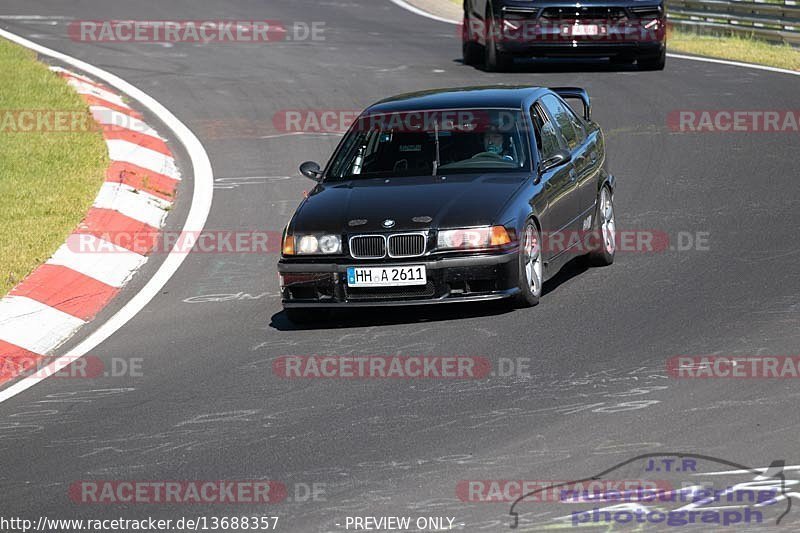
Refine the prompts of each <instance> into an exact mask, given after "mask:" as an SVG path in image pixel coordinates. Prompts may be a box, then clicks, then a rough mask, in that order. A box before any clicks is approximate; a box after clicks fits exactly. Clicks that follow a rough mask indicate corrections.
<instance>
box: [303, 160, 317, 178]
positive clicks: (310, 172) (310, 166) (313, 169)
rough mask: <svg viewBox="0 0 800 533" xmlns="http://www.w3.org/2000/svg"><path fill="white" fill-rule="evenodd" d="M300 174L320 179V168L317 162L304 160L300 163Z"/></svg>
mask: <svg viewBox="0 0 800 533" xmlns="http://www.w3.org/2000/svg"><path fill="white" fill-rule="evenodd" d="M300 174H302V175H303V176H305V177H307V178H311V179H312V180H314V181H319V180H320V179H322V169H320V168H319V164H318V163H315V162H314V161H306V162H305V163H303V164H302V165H300Z"/></svg>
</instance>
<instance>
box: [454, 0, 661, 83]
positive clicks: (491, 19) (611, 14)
mask: <svg viewBox="0 0 800 533" xmlns="http://www.w3.org/2000/svg"><path fill="white" fill-rule="evenodd" d="M462 41H463V43H462V44H463V55H464V62H465V63H466V64H469V65H475V64H480V63H482V64H483V65H484V66H485V68H486V70H489V71H497V70H506V69H508V68H510V67H511V65H512V62H513V58H514V57H573V58H574V57H586V58H594V57H608V58H611V60H612V62H615V63H620V64H622V63H633V61H637V64H638V66H639V68H640V69H642V70H663V68H664V65H665V63H666V48H667V47H666V14H665V11H664V1H663V0H586V1H581V2H575V1H574V0H537V1H536V2H532V1H531V0H464V23H463V28H462Z"/></svg>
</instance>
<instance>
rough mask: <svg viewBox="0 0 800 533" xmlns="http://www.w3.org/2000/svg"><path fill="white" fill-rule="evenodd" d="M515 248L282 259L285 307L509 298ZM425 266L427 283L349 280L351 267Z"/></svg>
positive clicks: (513, 285)
mask: <svg viewBox="0 0 800 533" xmlns="http://www.w3.org/2000/svg"><path fill="white" fill-rule="evenodd" d="M518 264H519V261H518V255H517V252H516V251H512V252H506V253H502V254H491V255H490V254H485V255H473V256H461V257H438V258H432V257H424V258H419V260H415V259H407V260H402V261H397V260H395V261H386V262H374V261H373V262H361V261H358V260H355V259H350V260H348V259H346V258H343V259H341V260H339V261H337V262H316V261H314V262H312V261H307V262H305V261H298V260H297V259H291V260H287V259H281V261H280V262H279V263H278V272H279V273H280V274H281V298H282V302H283V306H284V307H372V306H396V305H425V304H436V303H451V302H452V303H454V302H476V301H488V300H498V299H502V298H508V297H510V296H513V295H515V294H516V293H517V292H518V290H519V289H518V274H519V267H518ZM392 265H424V266H425V269H426V273H427V279H428V283H427V285H425V286H406V287H371V288H362V287H359V288H353V287H349V286H348V285H347V268H348V267H351V266H392Z"/></svg>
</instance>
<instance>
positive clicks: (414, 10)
mask: <svg viewBox="0 0 800 533" xmlns="http://www.w3.org/2000/svg"><path fill="white" fill-rule="evenodd" d="M391 2H392V3H393V4H396V5H398V6H400V7H402V8H403V9H405V10H407V11H411V12H412V13H416V14H417V15H420V16H422V17H427V18H429V19H433V20H438V21H439V22H446V23H448V24H460V22H461V21H456V20H450V19H446V18H444V17H438V16H436V15H434V14H433V13H428V12H427V11H425V10H422V9H420V8H418V7H414V6H412V5H411V4H409V3H407V2H403V0H391Z"/></svg>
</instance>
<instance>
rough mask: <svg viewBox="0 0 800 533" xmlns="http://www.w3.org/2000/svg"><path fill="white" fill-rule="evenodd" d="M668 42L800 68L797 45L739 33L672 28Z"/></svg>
mask: <svg viewBox="0 0 800 533" xmlns="http://www.w3.org/2000/svg"><path fill="white" fill-rule="evenodd" d="M667 43H668V44H667V46H668V47H669V51H670V52H679V53H687V54H694V55H700V56H706V57H716V58H719V59H729V60H732V61H743V62H745V63H757V64H760V65H768V66H770V67H779V68H785V69H789V70H795V71H800V49H798V48H794V47H792V46H790V45H788V44H783V45H781V44H771V43H768V42H766V41H761V40H758V39H751V38H748V37H742V36H731V37H724V36H723V37H717V36H713V35H698V34H695V33H691V32H686V31H680V30H673V31H671V32H670V33H669V36H668V40H667Z"/></svg>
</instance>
